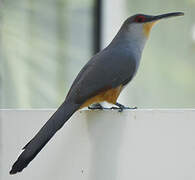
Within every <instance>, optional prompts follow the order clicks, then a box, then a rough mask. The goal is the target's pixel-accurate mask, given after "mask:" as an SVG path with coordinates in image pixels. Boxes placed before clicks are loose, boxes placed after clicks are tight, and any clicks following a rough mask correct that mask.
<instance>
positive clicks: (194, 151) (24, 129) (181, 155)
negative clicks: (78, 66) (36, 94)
mask: <svg viewBox="0 0 195 180" xmlns="http://www.w3.org/2000/svg"><path fill="white" fill-rule="evenodd" d="M53 112H54V111H53V110H1V111H0V113H1V126H0V127H1V142H0V143H1V150H0V153H1V154H0V159H1V160H0V163H1V166H0V179H1V180H9V179H14V180H35V179H37V180H44V179H45V180H46V179H47V180H50V179H51V180H63V179H64V180H165V179H166V180H184V179H185V180H188V179H195V110H187V109H186V110H141V109H140V110H139V109H138V110H132V111H130V110H128V111H124V112H122V113H119V112H117V111H111V110H110V111H93V112H92V111H86V110H84V111H80V112H77V113H76V114H75V115H74V116H73V117H72V118H71V120H70V121H68V122H67V123H66V125H65V126H64V127H63V128H62V129H61V130H60V131H59V133H57V134H56V135H55V136H54V138H52V140H51V141H50V142H49V143H48V144H47V145H46V147H45V148H44V149H43V150H42V151H41V153H40V154H39V155H38V156H37V157H36V158H35V159H34V160H33V161H32V162H31V164H30V165H29V166H28V167H27V168H26V169H25V170H24V171H23V172H22V173H19V174H17V175H14V176H10V175H9V174H8V172H9V169H10V167H11V165H12V163H13V162H14V161H15V160H16V157H17V154H18V153H19V151H20V149H21V148H22V147H23V146H24V145H25V144H26V143H27V142H28V141H29V140H30V139H31V138H32V137H33V136H34V135H35V133H36V132H37V131H38V130H39V129H40V128H41V126H42V125H43V124H44V123H45V121H46V120H47V119H48V118H49V116H51V114H52V113H53Z"/></svg>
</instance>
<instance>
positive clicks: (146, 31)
mask: <svg viewBox="0 0 195 180" xmlns="http://www.w3.org/2000/svg"><path fill="white" fill-rule="evenodd" d="M156 23H157V21H153V22H148V23H145V24H144V25H143V32H144V34H145V36H146V37H147V38H148V37H149V34H150V31H151V29H152V27H153V26H154V25H155V24H156Z"/></svg>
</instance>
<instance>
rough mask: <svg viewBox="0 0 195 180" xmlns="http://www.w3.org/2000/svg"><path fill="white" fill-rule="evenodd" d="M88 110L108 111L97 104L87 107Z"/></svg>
mask: <svg viewBox="0 0 195 180" xmlns="http://www.w3.org/2000/svg"><path fill="white" fill-rule="evenodd" d="M88 109H91V110H95V109H101V110H103V109H109V108H105V107H103V106H102V105H101V104H99V103H97V104H92V105H90V106H88Z"/></svg>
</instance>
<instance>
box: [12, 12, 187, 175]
mask: <svg viewBox="0 0 195 180" xmlns="http://www.w3.org/2000/svg"><path fill="white" fill-rule="evenodd" d="M182 15H184V13H182V12H175V13H168V14H163V15H158V16H150V15H144V14H136V15H134V16H131V17H129V18H128V19H127V20H126V21H125V22H124V23H123V25H122V27H121V28H120V30H119V32H118V33H117V35H116V36H115V37H114V39H113V40H112V42H111V43H110V44H109V45H108V46H107V47H106V48H105V49H103V50H102V51H100V52H99V53H97V54H96V55H95V56H93V57H92V58H91V59H90V60H89V61H88V63H87V64H86V65H85V66H84V67H83V68H82V70H81V71H80V72H79V74H78V75H77V77H76V79H75V80H74V82H73V84H72V86H71V88H70V90H69V92H68V94H67V96H66V98H65V100H64V102H63V103H62V105H61V106H60V107H59V108H58V109H57V111H56V112H55V113H54V114H53V115H52V116H51V118H50V119H49V120H48V121H47V122H46V123H45V125H44V126H43V127H42V128H41V129H40V131H39V132H38V133H37V134H36V135H35V136H34V138H33V139H32V140H31V141H30V142H29V143H28V144H26V145H25V146H24V148H23V151H22V153H21V154H20V156H19V157H18V159H17V161H16V162H15V163H14V164H13V166H12V169H11V171H10V174H15V173H17V172H21V171H22V170H23V169H24V168H25V167H27V165H28V164H29V163H30V162H31V161H32V160H33V159H34V158H35V156H36V155H37V154H38V153H39V152H40V151H41V149H42V148H43V147H44V146H45V145H46V143H47V142H48V141H49V140H50V139H51V138H52V136H53V135H54V134H55V133H56V132H57V131H58V130H59V129H60V128H61V127H62V126H63V125H64V123H65V122H66V121H67V120H68V119H69V118H70V117H71V116H72V115H73V113H75V112H76V111H77V110H79V109H81V108H84V107H88V106H90V105H92V104H96V103H101V102H103V101H106V102H108V103H111V104H114V105H116V106H118V107H119V109H120V110H121V111H122V110H123V109H125V108H126V107H125V106H123V105H121V104H119V103H117V98H118V96H119V94H120V93H121V91H122V90H123V89H124V87H125V86H126V85H127V84H128V83H129V82H130V81H131V80H132V78H133V77H134V76H135V74H136V72H137V69H138V67H139V63H140V59H141V55H142V51H143V49H144V45H145V43H146V41H147V39H148V36H149V33H150V30H151V28H152V26H153V25H154V24H155V23H156V22H157V21H159V20H160V19H163V18H168V17H174V16H182ZM92 108H102V107H101V106H100V105H97V106H95V107H92Z"/></svg>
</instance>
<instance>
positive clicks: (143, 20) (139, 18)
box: [135, 16, 146, 23]
mask: <svg viewBox="0 0 195 180" xmlns="http://www.w3.org/2000/svg"><path fill="white" fill-rule="evenodd" d="M145 20H146V18H145V17H144V16H137V17H136V18H135V22H138V23H142V22H145Z"/></svg>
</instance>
